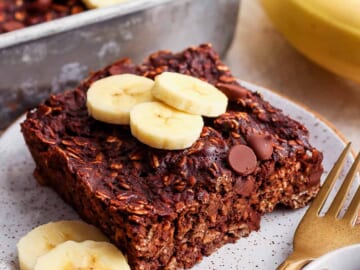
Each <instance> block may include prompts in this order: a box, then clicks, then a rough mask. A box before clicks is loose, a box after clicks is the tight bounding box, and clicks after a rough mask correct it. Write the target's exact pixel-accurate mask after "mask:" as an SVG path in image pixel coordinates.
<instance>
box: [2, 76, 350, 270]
mask: <svg viewBox="0 0 360 270" xmlns="http://www.w3.org/2000/svg"><path fill="white" fill-rule="evenodd" d="M243 85H244V86H246V87H247V88H249V89H251V90H253V91H258V92H261V93H262V94H263V95H264V97H265V99H266V100H268V101H270V102H271V103H272V104H273V105H275V106H277V107H279V108H281V109H283V110H284V111H285V112H286V113H287V114H289V115H290V116H291V117H293V118H294V119H296V120H298V121H300V122H302V123H304V124H305V126H306V127H307V128H308V129H309V130H310V137H311V138H310V140H311V143H312V144H313V145H314V146H316V147H317V148H318V149H320V150H321V151H323V152H324V167H325V172H326V173H327V172H328V170H329V168H330V167H331V166H332V165H333V164H334V161H335V160H336V158H337V156H338V155H339V153H340V152H341V150H342V149H343V147H344V144H345V143H344V140H343V139H341V138H340V137H339V135H338V134H337V133H336V131H334V130H333V129H332V128H331V127H330V126H329V125H328V124H326V123H325V122H324V121H322V120H321V119H320V118H318V116H316V115H315V114H313V113H311V112H309V111H308V110H306V109H304V108H303V107H301V106H299V105H297V104H295V103H293V102H291V101H289V100H288V99H286V98H284V97H281V96H279V95H277V94H275V93H273V92H271V91H269V90H266V89H264V88H261V87H258V86H255V85H252V84H249V83H245V82H243ZM21 120H22V119H20V120H18V121H16V122H15V123H14V124H13V125H12V126H11V127H10V128H9V129H8V130H7V131H6V132H5V133H4V134H3V135H2V137H0V231H1V233H0V270H5V269H6V270H10V269H11V270H12V269H17V252H16V243H17V241H18V240H19V239H20V237H21V236H22V235H24V234H25V233H26V232H28V231H29V230H31V229H32V228H33V227H35V226H37V225H40V224H43V223H47V222H49V221H54V220H61V219H74V218H75V219H76V218H78V216H77V215H76V213H75V212H74V211H73V210H72V209H71V208H70V207H69V206H68V205H66V204H65V203H64V202H63V201H62V200H61V199H60V198H59V197H58V196H57V194H56V193H55V192H53V191H52V190H51V189H49V188H47V187H42V186H39V185H38V184H37V183H36V181H35V179H34V178H33V176H32V172H33V169H34V163H33V160H32V158H31V156H30V154H29V152H28V150H27V148H26V146H25V143H24V140H23V138H22V135H21V133H20V127H19V123H20V121H21ZM352 161H353V157H352V156H351V155H349V156H348V160H347V165H346V166H347V168H348V167H349V164H350V163H351V162H352ZM303 214H304V209H300V210H295V211H292V210H277V211H275V212H274V213H271V214H267V215H265V216H264V217H263V218H262V223H261V229H260V231H258V232H253V233H252V234H251V235H250V236H249V237H247V238H243V239H241V240H239V241H237V242H236V244H228V245H225V246H224V247H222V248H221V249H219V250H218V251H217V252H216V253H215V254H213V255H211V256H210V257H207V258H205V259H204V260H203V261H202V262H201V264H199V265H197V266H195V267H194V269H196V270H200V269H202V270H203V269H208V270H210V269H211V270H212V269H213V270H221V269H224V270H230V269H259V270H273V269H276V267H277V266H278V265H279V263H280V262H281V261H282V260H283V259H285V257H286V256H287V255H288V254H289V253H290V252H291V249H292V237H293V233H294V230H295V228H296V226H297V224H298V222H299V220H300V219H301V217H302V215H303Z"/></svg>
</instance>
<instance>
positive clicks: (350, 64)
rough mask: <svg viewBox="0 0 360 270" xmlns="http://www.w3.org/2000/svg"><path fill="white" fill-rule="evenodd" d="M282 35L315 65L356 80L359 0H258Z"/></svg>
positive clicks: (359, 67) (359, 44)
mask: <svg viewBox="0 0 360 270" xmlns="http://www.w3.org/2000/svg"><path fill="white" fill-rule="evenodd" d="M261 2H262V4H263V6H264V8H265V10H266V12H267V13H268V15H269V17H270V19H271V20H272V21H273V23H274V24H275V26H276V27H277V29H278V30H279V31H280V32H281V33H282V34H283V35H284V36H285V38H286V39H287V40H288V41H289V42H290V43H291V44H292V45H293V46H294V47H295V48H296V49H297V50H299V51H300V52H301V53H303V54H304V55H305V56H307V57H308V58H310V59H312V60H313V61H315V62H316V63H318V64H319V65H321V66H323V67H325V68H327V69H329V70H331V71H333V72H335V73H337V74H339V75H342V76H344V77H346V78H349V79H352V80H354V81H357V82H360V0H261Z"/></svg>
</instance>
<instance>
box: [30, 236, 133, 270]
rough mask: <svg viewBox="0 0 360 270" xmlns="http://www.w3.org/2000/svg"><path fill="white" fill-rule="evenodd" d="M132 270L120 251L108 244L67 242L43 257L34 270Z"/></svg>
mask: <svg viewBox="0 0 360 270" xmlns="http://www.w3.org/2000/svg"><path fill="white" fill-rule="evenodd" d="M70 269H71V270H72V269H84V270H85V269H89V270H90V269H96V270H130V267H129V265H128V263H127V261H126V259H125V257H124V255H123V254H122V253H121V251H120V250H118V249H117V248H116V247H115V246H114V245H112V244H110V243H107V242H95V241H84V242H81V243H79V242H74V241H67V242H64V243H62V244H60V245H58V246H57V247H56V248H54V249H53V250H51V251H50V252H48V253H47V254H45V255H43V256H41V257H40V258H39V259H38V260H37V262H36V265H35V267H34V270H70Z"/></svg>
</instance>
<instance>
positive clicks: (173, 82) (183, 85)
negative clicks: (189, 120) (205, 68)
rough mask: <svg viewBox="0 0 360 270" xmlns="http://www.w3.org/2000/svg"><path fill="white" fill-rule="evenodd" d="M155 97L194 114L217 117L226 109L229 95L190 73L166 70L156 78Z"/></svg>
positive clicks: (153, 90)
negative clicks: (189, 74)
mask: <svg viewBox="0 0 360 270" xmlns="http://www.w3.org/2000/svg"><path fill="white" fill-rule="evenodd" d="M151 91H152V94H153V96H154V97H155V98H157V99H159V100H161V101H162V102H164V103H166V104H168V105H170V106H172V107H174V108H176V109H178V110H181V111H185V112H188V113H192V114H200V115H204V116H209V117H216V116H219V115H220V114H222V113H224V112H225V111H226V107H227V102H228V99H227V97H226V96H225V95H224V94H223V93H222V92H221V91H220V90H218V89H217V88H216V87H214V86H212V85H211V84H209V83H207V82H204V81H202V80H200V79H198V78H194V77H191V76H188V75H184V74H180V73H174V72H164V73H162V74H160V75H158V76H156V78H155V85H154V87H153V89H152V90H151Z"/></svg>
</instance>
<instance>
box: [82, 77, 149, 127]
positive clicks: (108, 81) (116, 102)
mask: <svg viewBox="0 0 360 270" xmlns="http://www.w3.org/2000/svg"><path fill="white" fill-rule="evenodd" d="M153 85H154V81H153V80H150V79H148V78H145V77H142V76H137V75H133V74H121V75H114V76H110V77H106V78H104V79H101V80H98V81H96V82H94V83H93V84H92V85H91V86H90V88H89V90H88V92H87V104H86V105H87V108H88V111H89V114H90V115H91V116H92V117H94V118H95V119H96V120H100V121H103V122H106V123H110V124H123V125H126V124H129V122H130V119H129V113H130V110H131V109H132V108H133V107H134V106H135V105H136V104H138V103H142V102H148V101H152V100H153V97H152V94H151V91H150V89H151V88H152V87H153Z"/></svg>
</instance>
